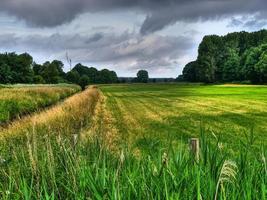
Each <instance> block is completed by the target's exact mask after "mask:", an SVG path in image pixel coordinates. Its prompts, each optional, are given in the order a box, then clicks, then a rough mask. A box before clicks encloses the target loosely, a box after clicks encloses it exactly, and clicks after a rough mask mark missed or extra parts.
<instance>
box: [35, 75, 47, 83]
mask: <svg viewBox="0 0 267 200" xmlns="http://www.w3.org/2000/svg"><path fill="white" fill-rule="evenodd" d="M33 83H35V84H44V83H45V80H44V78H43V77H42V76H40V75H35V76H34V77H33Z"/></svg>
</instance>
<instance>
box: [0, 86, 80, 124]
mask: <svg viewBox="0 0 267 200" xmlns="http://www.w3.org/2000/svg"><path fill="white" fill-rule="evenodd" d="M79 90H80V88H79V87H78V86H75V85H64V84H62V85H50V86H47V85H6V86H4V85H2V87H1V86H0V124H1V123H4V122H8V121H9V120H12V119H14V118H16V117H18V116H21V115H23V114H27V113H31V112H33V111H37V110H38V109H41V108H44V107H47V106H49V105H52V104H54V103H56V102H57V101H59V100H61V99H63V98H66V97H68V96H70V95H71V94H74V93H75V92H77V91H79Z"/></svg>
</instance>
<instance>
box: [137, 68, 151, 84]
mask: <svg viewBox="0 0 267 200" xmlns="http://www.w3.org/2000/svg"><path fill="white" fill-rule="evenodd" d="M148 79H149V76H148V72H147V71H146V70H139V71H138V72H137V79H136V80H137V82H139V83H147V82H148Z"/></svg>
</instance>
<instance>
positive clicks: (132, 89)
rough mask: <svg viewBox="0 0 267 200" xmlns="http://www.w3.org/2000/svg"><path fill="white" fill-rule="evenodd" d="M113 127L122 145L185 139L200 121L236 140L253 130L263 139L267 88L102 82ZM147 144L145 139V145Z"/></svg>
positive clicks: (266, 137) (266, 140)
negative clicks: (123, 140)
mask: <svg viewBox="0 0 267 200" xmlns="http://www.w3.org/2000/svg"><path fill="white" fill-rule="evenodd" d="M101 90H102V91H103V93H104V95H105V96H106V97H107V107H108V109H109V111H110V112H111V114H112V116H113V117H114V122H115V126H116V129H117V130H118V132H119V133H120V135H121V136H122V138H124V139H126V140H127V144H132V145H133V147H134V146H136V145H137V146H138V145H139V144H142V142H143V141H144V140H145V141H146V142H149V141H150V142H151V143H153V141H155V140H156V141H157V140H160V141H167V143H168V141H169V140H171V141H177V140H180V139H182V140H185V141H187V139H188V138H190V137H196V136H198V135H199V133H200V128H201V126H203V127H204V128H205V129H206V130H207V132H209V133H214V134H215V135H217V137H221V140H222V141H223V142H226V143H227V144H231V145H233V146H234V145H236V143H237V142H239V140H240V139H245V138H246V135H249V134H250V132H251V131H253V133H254V136H255V139H256V143H257V145H259V144H260V143H265V144H267V123H266V120H267V112H266V108H267V87H265V86H245V85H244V86H236V85H214V86H203V85H177V84H176V85H171V84H170V85H166V84H162V85H160V84H159V85H117V86H102V87H101ZM145 146H147V144H146V145H145Z"/></svg>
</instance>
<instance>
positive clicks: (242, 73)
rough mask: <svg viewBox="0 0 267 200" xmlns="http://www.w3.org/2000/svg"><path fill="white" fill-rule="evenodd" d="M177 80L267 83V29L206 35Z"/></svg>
mask: <svg viewBox="0 0 267 200" xmlns="http://www.w3.org/2000/svg"><path fill="white" fill-rule="evenodd" d="M178 80H183V81H191V82H206V83H214V82H234V81H239V82H241V81H249V82H251V83H255V84H260V83H267V30H261V31H258V32H252V33H248V32H235V33H230V34H228V35H226V36H217V35H211V36H205V37H204V38H203V41H202V42H201V44H200V45H199V48H198V57H197V60H196V61H193V62H190V63H188V64H187V65H186V66H185V67H184V69H183V74H182V75H181V76H179V77H178Z"/></svg>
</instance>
